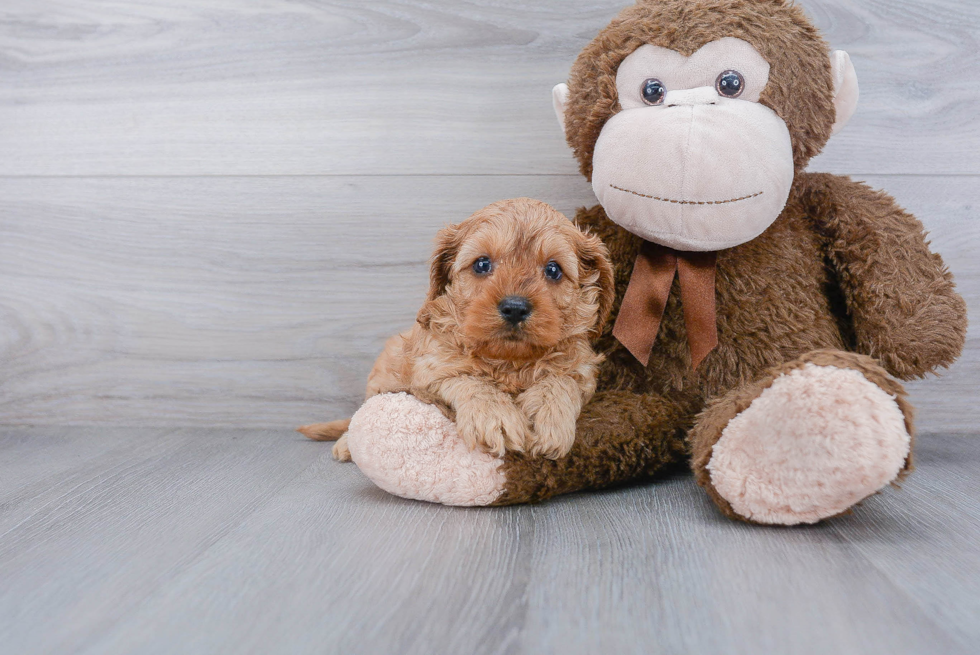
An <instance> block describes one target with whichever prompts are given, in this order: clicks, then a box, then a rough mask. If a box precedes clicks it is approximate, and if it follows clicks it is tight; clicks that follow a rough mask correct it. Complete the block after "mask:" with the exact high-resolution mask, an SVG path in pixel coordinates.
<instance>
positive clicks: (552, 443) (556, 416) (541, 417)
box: [527, 407, 575, 459]
mask: <svg viewBox="0 0 980 655" xmlns="http://www.w3.org/2000/svg"><path fill="white" fill-rule="evenodd" d="M574 443H575V417H573V416H565V415H564V414H563V413H562V412H556V411H553V410H552V409H551V408H549V407H543V408H541V410H540V411H539V412H538V413H537V415H536V416H535V417H534V434H533V435H531V437H530V439H528V442H527V451H528V452H529V453H530V454H531V455H534V456H535V457H538V456H540V457H547V458H548V459H560V458H562V457H564V456H565V455H567V454H568V453H569V451H571V450H572V444H574Z"/></svg>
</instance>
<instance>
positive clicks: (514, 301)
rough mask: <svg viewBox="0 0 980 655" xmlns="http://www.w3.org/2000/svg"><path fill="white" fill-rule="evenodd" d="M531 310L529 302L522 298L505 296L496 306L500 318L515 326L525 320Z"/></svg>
mask: <svg viewBox="0 0 980 655" xmlns="http://www.w3.org/2000/svg"><path fill="white" fill-rule="evenodd" d="M531 309H532V306H531V301H530V300H528V299H527V298H524V297H523V296H507V297H506V298H504V299H503V300H501V301H500V304H499V305H497V311H498V312H500V316H501V317H502V318H503V319H504V320H505V321H507V322H508V323H510V324H511V325H515V326H516V325H517V324H518V323H522V322H523V321H526V320H527V317H528V316H530V315H531Z"/></svg>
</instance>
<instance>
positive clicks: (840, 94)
mask: <svg viewBox="0 0 980 655" xmlns="http://www.w3.org/2000/svg"><path fill="white" fill-rule="evenodd" d="M830 70H831V74H832V75H833V78H834V109H836V110H837V120H836V121H834V127H833V129H832V130H831V132H830V133H831V134H837V133H838V132H840V131H841V130H842V129H844V126H845V125H846V124H847V121H849V120H851V116H853V115H854V111H855V110H856V109H857V103H858V78H857V73H855V72H854V64H852V63H851V58H850V56H849V55H848V54H847V53H846V52H844V51H843V50H834V51H833V52H832V53H830Z"/></svg>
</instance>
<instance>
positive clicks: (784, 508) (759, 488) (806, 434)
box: [690, 350, 913, 525]
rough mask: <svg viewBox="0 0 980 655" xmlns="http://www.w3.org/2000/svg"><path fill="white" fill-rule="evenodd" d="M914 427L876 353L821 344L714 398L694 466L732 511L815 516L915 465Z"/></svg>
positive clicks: (700, 427) (765, 519)
mask: <svg viewBox="0 0 980 655" xmlns="http://www.w3.org/2000/svg"><path fill="white" fill-rule="evenodd" d="M912 433H913V428H912V407H911V406H910V405H909V403H908V402H907V401H906V399H905V391H904V389H903V388H902V386H901V384H899V383H898V382H897V381H895V380H894V379H893V378H891V377H890V376H889V375H888V373H887V372H886V371H885V370H884V369H883V368H882V367H881V366H879V365H878V364H877V363H876V362H875V361H874V360H873V359H871V358H870V357H867V356H864V355H859V354H855V353H847V352H841V351H836V350H823V351H816V352H813V353H810V354H808V355H805V356H803V357H800V358H798V359H797V360H794V361H792V362H789V363H787V364H783V365H781V366H778V367H775V368H773V369H772V370H770V371H769V372H768V373H767V374H766V375H765V376H763V377H762V378H761V379H760V380H757V381H756V382H754V383H752V384H748V385H745V386H742V387H739V388H736V389H734V390H732V391H730V392H729V393H727V394H725V395H723V396H721V397H719V398H716V399H714V400H713V401H712V402H710V403H709V404H708V406H707V408H706V409H705V410H704V411H702V412H701V414H700V415H699V416H698V418H697V423H696V425H695V427H694V429H693V430H692V431H691V434H690V440H691V445H692V450H693V462H692V465H693V468H694V472H695V476H696V478H697V481H698V483H699V484H701V486H703V487H705V489H707V491H708V494H709V495H710V496H711V498H712V499H713V500H714V501H715V503H716V504H717V505H718V507H719V508H720V509H721V511H722V512H723V513H724V514H726V515H727V516H729V517H731V518H738V519H742V520H746V521H751V522H755V523H767V524H778V525H795V524H800V523H816V522H817V521H820V520H821V519H825V518H828V517H831V516H835V515H837V514H841V513H843V512H846V511H847V510H848V509H849V508H850V507H852V506H853V505H854V504H856V503H858V502H859V501H861V500H863V499H864V498H866V497H868V496H870V495H871V494H873V493H875V492H876V491H878V490H880V489H881V488H883V487H885V486H886V485H888V484H889V483H891V482H894V481H896V480H897V479H898V478H900V477H901V476H902V475H903V474H904V473H906V472H908V471H909V470H910V469H911V465H912V462H911V446H912V436H911V435H912Z"/></svg>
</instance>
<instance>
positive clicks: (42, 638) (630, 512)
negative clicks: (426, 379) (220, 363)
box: [0, 428, 980, 655]
mask: <svg viewBox="0 0 980 655" xmlns="http://www.w3.org/2000/svg"><path fill="white" fill-rule="evenodd" d="M920 444H921V446H920V449H919V464H920V465H919V469H918V471H917V472H916V474H915V475H913V476H912V478H911V479H910V480H909V481H908V482H907V483H906V484H905V485H904V486H903V488H902V489H901V490H897V489H888V490H886V491H885V492H884V493H882V494H880V495H878V496H875V497H872V498H871V499H869V500H867V501H866V502H865V503H864V505H863V506H861V507H859V508H858V509H857V511H856V512H855V513H854V514H853V515H851V516H846V517H843V518H840V519H838V520H835V521H832V522H828V523H826V524H823V525H820V526H816V527H809V528H794V529H785V528H784V529H776V528H762V527H758V526H749V525H743V524H739V523H734V522H732V521H729V520H727V519H724V518H722V517H721V516H720V515H719V514H718V513H717V511H716V510H715V508H714V506H713V505H712V504H711V503H710V502H709V501H708V500H707V498H706V497H705V495H704V494H703V493H702V492H701V490H700V489H698V488H697V487H696V486H695V485H694V483H693V481H692V480H691V479H690V478H689V477H679V478H676V479H671V480H667V481H663V482H660V483H657V484H649V485H641V486H636V487H632V488H626V489H619V490H615V491H608V492H603V493H590V494H577V495H572V496H567V497H564V498H559V499H557V500H555V501H552V502H549V503H547V504H544V505H539V506H523V507H513V508H499V509H459V508H448V507H442V506H436V505H429V504H424V503H418V502H412V501H406V500H401V499H397V498H394V497H392V496H389V495H387V494H386V493H384V492H383V491H381V490H379V489H377V488H376V487H374V486H373V485H372V484H371V483H370V482H368V481H367V479H366V478H364V477H363V476H362V475H361V474H360V472H359V471H358V470H357V468H356V467H354V466H353V465H350V464H339V463H337V462H334V461H332V459H331V458H330V456H329V453H328V451H329V448H328V447H327V446H326V445H324V444H317V443H312V442H308V441H305V440H303V439H302V438H301V437H299V436H298V435H295V434H290V433H287V432H284V431H271V430H241V429H233V430H222V431H219V430H210V431H206V430H201V429H183V430H156V429H142V430H132V429H116V430H111V429H74V430H67V429H65V430H56V429H51V428H44V429H36V428H35V429H6V430H3V431H2V433H0V508H2V512H0V581H2V583H0V645H2V646H0V650H2V652H4V653H18V654H22V653H59V654H61V653H182V654H196V653H201V654H213V653H291V654H296V653H419V654H425V655H431V654H433V653H452V654H455V653H570V654H571V653H644V654H646V653H712V654H714V653H752V654H755V653H845V654H850V653H855V654H862V655H869V654H875V653H882V654H889V655H898V654H903V653H915V654H918V655H922V654H924V653H937V654H948V653H969V652H972V653H975V652H976V644H977V643H978V640H980V621H978V620H977V617H978V616H980V585H978V580H980V502H978V496H977V489H978V488H980V439H974V438H969V437H948V436H924V437H922V438H921V440H920Z"/></svg>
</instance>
